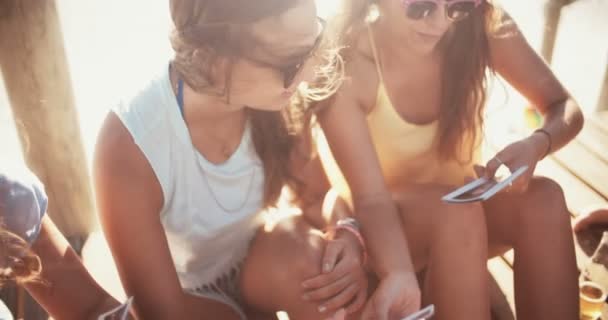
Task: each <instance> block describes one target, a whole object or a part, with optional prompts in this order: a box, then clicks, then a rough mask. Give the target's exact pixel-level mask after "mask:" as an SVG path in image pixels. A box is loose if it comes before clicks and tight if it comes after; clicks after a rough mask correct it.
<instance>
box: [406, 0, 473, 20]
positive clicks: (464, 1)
mask: <svg viewBox="0 0 608 320" xmlns="http://www.w3.org/2000/svg"><path fill="white" fill-rule="evenodd" d="M481 2H482V0H451V1H447V0H401V4H402V5H403V8H404V9H405V14H406V16H407V17H408V18H410V19H412V20H420V19H424V18H426V17H428V16H430V15H431V14H433V12H434V11H435V10H437V9H438V8H439V6H440V5H444V6H445V12H446V15H447V17H448V19H450V20H452V21H459V20H462V19H464V18H466V17H468V16H469V15H470V14H471V13H472V12H473V11H474V10H475V9H476V8H477V7H478V6H479V5H480V4H481Z"/></svg>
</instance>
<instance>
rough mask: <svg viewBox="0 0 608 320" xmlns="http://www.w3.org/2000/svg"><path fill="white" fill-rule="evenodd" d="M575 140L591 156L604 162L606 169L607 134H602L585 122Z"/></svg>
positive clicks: (598, 129) (595, 127) (607, 160)
mask: <svg viewBox="0 0 608 320" xmlns="http://www.w3.org/2000/svg"><path fill="white" fill-rule="evenodd" d="M576 140H577V141H579V142H580V143H581V144H582V145H583V146H585V148H587V149H588V150H589V151H591V152H592V153H593V155H595V156H596V157H598V158H600V159H602V160H604V162H606V166H607V167H608V132H604V131H603V130H602V129H600V128H599V127H597V126H595V125H593V124H590V123H589V121H587V124H586V125H585V127H584V128H583V130H582V131H581V133H580V134H579V135H578V136H577V137H576Z"/></svg>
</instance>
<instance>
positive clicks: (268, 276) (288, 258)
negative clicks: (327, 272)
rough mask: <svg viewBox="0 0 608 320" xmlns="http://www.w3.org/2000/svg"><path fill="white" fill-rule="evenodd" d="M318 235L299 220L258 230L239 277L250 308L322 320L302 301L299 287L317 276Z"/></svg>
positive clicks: (320, 246)
mask: <svg viewBox="0 0 608 320" xmlns="http://www.w3.org/2000/svg"><path fill="white" fill-rule="evenodd" d="M323 245H324V244H323V239H322V235H321V232H320V231H318V230H316V229H314V228H313V227H312V226H311V225H310V224H309V223H308V222H306V221H305V220H304V219H303V218H302V217H299V216H296V217H290V218H287V219H284V220H283V221H281V222H280V223H279V224H278V225H276V226H275V228H274V229H273V230H271V231H264V230H261V231H260V232H259V233H258V235H257V237H256V239H255V241H254V243H253V244H252V247H251V249H250V252H249V255H248V258H247V260H246V261H245V264H244V266H243V271H242V275H241V292H242V294H243V297H244V299H245V302H246V303H247V304H248V305H250V306H251V307H253V308H255V309H256V310H259V312H264V313H268V314H272V313H274V312H277V311H286V312H287V313H288V314H289V317H290V319H291V320H309V319H325V318H328V317H329V315H326V314H321V313H319V311H318V310H317V308H318V307H319V306H318V305H316V304H314V303H311V302H306V301H304V300H303V299H302V294H303V293H304V291H303V288H302V285H301V283H302V282H303V281H304V280H306V279H308V278H311V277H314V276H316V275H318V274H320V273H321V258H322V254H323Z"/></svg>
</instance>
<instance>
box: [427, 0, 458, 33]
mask: <svg viewBox="0 0 608 320" xmlns="http://www.w3.org/2000/svg"><path fill="white" fill-rule="evenodd" d="M426 22H427V24H428V27H429V28H430V29H431V30H433V31H434V32H437V33H441V34H443V33H444V32H445V31H447V30H448V28H449V27H450V25H451V24H452V21H450V19H448V13H447V10H446V6H445V2H443V1H441V2H438V3H437V9H436V10H435V11H433V13H432V14H431V15H430V16H429V17H428V18H427V19H426Z"/></svg>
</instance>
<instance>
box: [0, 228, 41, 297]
mask: <svg viewBox="0 0 608 320" xmlns="http://www.w3.org/2000/svg"><path fill="white" fill-rule="evenodd" d="M0 255H1V257H0V261H2V263H0V286H2V285H3V284H4V283H5V282H9V281H14V282H16V283H18V284H25V283H30V282H36V281H38V282H41V281H40V273H41V272H42V264H41V262H40V258H39V257H38V256H37V255H36V254H34V253H33V252H32V250H31V249H30V248H29V245H28V243H27V242H26V241H25V240H23V239H22V238H21V237H19V236H18V235H16V234H14V233H12V232H10V231H8V230H6V229H5V228H4V227H3V226H2V225H0Z"/></svg>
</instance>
